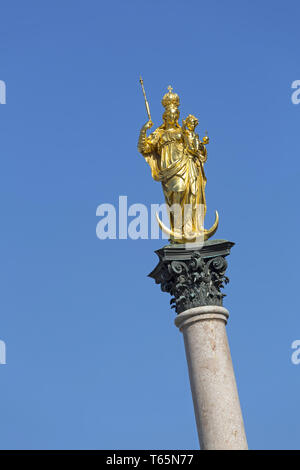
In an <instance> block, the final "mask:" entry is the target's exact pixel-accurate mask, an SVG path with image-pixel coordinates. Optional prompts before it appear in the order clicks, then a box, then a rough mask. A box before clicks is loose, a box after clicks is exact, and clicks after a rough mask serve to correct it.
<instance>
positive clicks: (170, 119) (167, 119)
mask: <svg viewBox="0 0 300 470" xmlns="http://www.w3.org/2000/svg"><path fill="white" fill-rule="evenodd" d="M178 119H179V109H178V108H175V107H174V106H169V107H168V108H167V109H166V110H165V112H164V114H163V120H164V124H167V125H177V126H178Z"/></svg>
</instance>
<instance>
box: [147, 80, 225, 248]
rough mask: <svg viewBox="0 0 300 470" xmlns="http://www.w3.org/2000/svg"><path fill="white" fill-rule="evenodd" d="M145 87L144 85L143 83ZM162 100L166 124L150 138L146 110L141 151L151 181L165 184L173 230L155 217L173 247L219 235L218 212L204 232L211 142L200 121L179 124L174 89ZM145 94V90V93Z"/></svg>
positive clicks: (190, 118) (194, 120)
mask: <svg viewBox="0 0 300 470" xmlns="http://www.w3.org/2000/svg"><path fill="white" fill-rule="evenodd" d="M141 84H142V86H143V83H142V81H141ZM168 89H169V91H168V93H166V94H165V95H164V97H163V99H162V105H163V107H164V108H165V111H164V113H163V124H162V125H161V126H160V127H158V128H157V129H156V130H155V131H154V132H153V133H152V134H150V135H149V136H147V130H148V129H150V128H151V127H152V126H153V123H152V120H151V116H150V110H149V104H148V102H147V99H146V95H145V93H144V96H145V100H146V108H147V112H148V116H149V120H148V122H147V123H146V124H145V125H144V126H143V127H142V129H141V131H140V136H139V141H138V150H139V152H140V153H141V154H142V155H143V156H144V158H145V160H146V162H147V163H148V164H149V166H150V168H151V172H152V177H153V179H154V180H155V181H159V182H161V184H162V188H163V192H164V196H165V201H166V204H167V208H168V209H169V210H168V212H169V219H170V228H168V227H166V225H164V224H163V222H162V221H161V220H160V219H159V217H158V215H157V214H156V217H157V220H158V223H159V226H160V228H161V229H162V230H163V231H164V232H166V233H167V234H169V235H170V241H171V243H187V242H189V243H190V242H194V241H199V240H207V239H208V238H210V237H211V236H212V235H214V233H215V232H216V230H217V228H218V223H219V216H218V213H217V211H216V217H215V222H214V224H213V226H212V227H211V228H210V229H209V230H206V229H205V228H204V217H205V214H206V199H205V185H206V176H205V173H204V163H205V162H206V160H207V149H206V145H207V144H208V143H209V138H208V137H207V136H204V137H203V139H202V140H200V138H199V136H198V134H196V132H195V128H196V126H197V125H198V119H197V118H196V117H195V116H193V115H191V114H190V115H188V116H187V118H186V119H185V120H183V122H182V125H181V126H180V125H179V123H178V120H179V96H178V95H177V94H176V93H174V92H173V90H172V88H171V87H168ZM143 91H144V89H143Z"/></svg>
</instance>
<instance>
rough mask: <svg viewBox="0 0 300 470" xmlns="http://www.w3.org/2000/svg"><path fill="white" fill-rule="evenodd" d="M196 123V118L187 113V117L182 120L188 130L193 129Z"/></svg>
mask: <svg viewBox="0 0 300 470" xmlns="http://www.w3.org/2000/svg"><path fill="white" fill-rule="evenodd" d="M198 123H199V121H198V119H197V118H196V117H195V116H193V115H192V114H189V115H188V117H187V118H186V119H185V120H184V124H185V125H186V127H187V128H188V130H189V131H194V130H195V128H196V127H197V126H198Z"/></svg>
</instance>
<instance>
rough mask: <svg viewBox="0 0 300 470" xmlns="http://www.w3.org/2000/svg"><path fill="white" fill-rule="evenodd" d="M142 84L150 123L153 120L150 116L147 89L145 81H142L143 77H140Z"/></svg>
mask: <svg viewBox="0 0 300 470" xmlns="http://www.w3.org/2000/svg"><path fill="white" fill-rule="evenodd" d="M140 84H141V86H142V90H143V94H144V98H145V105H146V110H147V114H148V118H149V121H152V119H151V114H150V108H149V103H148V100H147V96H146V92H145V88H144V82H143V79H142V77H141V76H140Z"/></svg>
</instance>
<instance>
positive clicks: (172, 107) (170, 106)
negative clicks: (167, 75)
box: [162, 86, 179, 126]
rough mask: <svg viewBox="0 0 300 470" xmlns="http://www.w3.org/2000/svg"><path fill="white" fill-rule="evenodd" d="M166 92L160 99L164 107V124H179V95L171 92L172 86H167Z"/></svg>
mask: <svg viewBox="0 0 300 470" xmlns="http://www.w3.org/2000/svg"><path fill="white" fill-rule="evenodd" d="M168 90H169V91H168V93H166V94H165V95H164V97H163V99H162V105H163V107H164V108H165V112H164V114H163V120H164V125H166V124H167V125H175V126H179V124H178V119H179V109H178V107H179V96H178V95H177V94H176V93H173V88H172V87H171V86H168Z"/></svg>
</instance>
